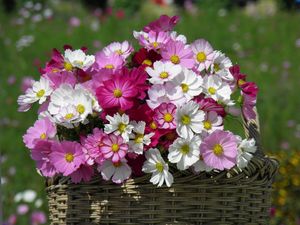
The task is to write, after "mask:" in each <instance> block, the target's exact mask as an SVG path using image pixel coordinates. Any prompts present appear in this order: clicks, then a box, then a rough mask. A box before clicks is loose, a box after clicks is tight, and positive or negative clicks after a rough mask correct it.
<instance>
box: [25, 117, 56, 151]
mask: <svg viewBox="0 0 300 225" xmlns="http://www.w3.org/2000/svg"><path fill="white" fill-rule="evenodd" d="M55 135H56V127H55V125H54V124H53V123H52V122H51V121H50V120H49V119H48V118H44V119H39V120H37V121H36V122H35V123H34V125H33V127H30V128H29V129H28V130H27V132H26V134H25V135H24V136H23V142H24V143H25V145H26V147H27V148H29V149H33V148H34V147H35V144H36V142H37V141H39V140H49V139H52V138H54V136H55Z"/></svg>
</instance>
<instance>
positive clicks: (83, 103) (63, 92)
mask: <svg viewBox="0 0 300 225" xmlns="http://www.w3.org/2000/svg"><path fill="white" fill-rule="evenodd" d="M70 105H72V106H73V107H74V108H75V109H76V111H77V113H78V114H79V115H78V116H77V117H76V120H75V119H74V120H71V121H69V122H74V123H78V122H83V123H86V122H87V120H86V118H87V116H88V115H89V114H92V112H93V108H92V98H91V97H90V95H89V94H87V91H86V90H85V89H84V88H82V87H77V88H76V89H73V88H72V86H71V85H69V84H62V85H61V86H60V87H59V88H57V89H56V90H55V91H54V92H53V93H52V95H51V99H50V103H49V106H48V111H49V113H50V114H51V115H52V116H53V117H54V118H55V119H56V120H57V122H60V120H61V117H62V115H61V114H60V113H63V112H65V111H64V110H62V109H63V108H65V107H70V108H71V106H70ZM68 110H70V109H68ZM68 110H67V111H68ZM77 113H76V114H77ZM77 118H78V119H77Z"/></svg>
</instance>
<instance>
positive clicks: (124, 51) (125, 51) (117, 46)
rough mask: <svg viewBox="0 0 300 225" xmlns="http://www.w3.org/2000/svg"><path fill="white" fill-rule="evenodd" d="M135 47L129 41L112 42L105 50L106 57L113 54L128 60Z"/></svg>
mask: <svg viewBox="0 0 300 225" xmlns="http://www.w3.org/2000/svg"><path fill="white" fill-rule="evenodd" d="M133 50H134V49H133V47H132V45H131V44H130V43H129V42H128V41H123V42H122V43H121V42H112V43H111V44H109V45H108V46H106V47H105V48H104V49H103V52H104V54H105V55H106V56H110V55H112V54H118V55H120V56H122V57H123V59H126V58H127V57H128V56H129V55H130V54H131V53H132V52H133Z"/></svg>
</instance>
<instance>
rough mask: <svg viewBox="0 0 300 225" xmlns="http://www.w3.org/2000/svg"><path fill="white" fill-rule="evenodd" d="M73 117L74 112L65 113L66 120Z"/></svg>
mask: <svg viewBox="0 0 300 225" xmlns="http://www.w3.org/2000/svg"><path fill="white" fill-rule="evenodd" d="M73 117H74V114H73V113H67V114H66V115H65V119H66V120H69V119H72V118H73Z"/></svg>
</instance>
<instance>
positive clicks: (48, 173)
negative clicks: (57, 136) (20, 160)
mask: <svg viewBox="0 0 300 225" xmlns="http://www.w3.org/2000/svg"><path fill="white" fill-rule="evenodd" d="M51 146H52V141H43V140H42V141H38V142H37V143H36V145H35V147H34V148H33V149H32V150H31V158H32V159H33V160H35V162H36V167H37V169H38V170H39V171H40V172H41V173H42V174H43V176H45V177H53V176H54V175H55V174H56V173H57V170H56V168H55V167H54V166H53V164H52V163H51V162H50V159H49V155H50V153H51Z"/></svg>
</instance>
